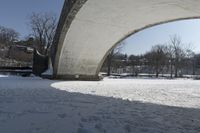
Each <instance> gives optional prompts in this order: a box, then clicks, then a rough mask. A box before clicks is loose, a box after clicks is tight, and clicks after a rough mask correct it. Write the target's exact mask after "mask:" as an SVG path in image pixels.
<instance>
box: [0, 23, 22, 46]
mask: <svg viewBox="0 0 200 133" xmlns="http://www.w3.org/2000/svg"><path fill="white" fill-rule="evenodd" d="M18 38H19V33H18V32H16V31H15V30H14V29H11V28H6V27H4V26H0V43H1V45H11V44H12V43H13V42H15V41H16V40H17V39H18Z"/></svg>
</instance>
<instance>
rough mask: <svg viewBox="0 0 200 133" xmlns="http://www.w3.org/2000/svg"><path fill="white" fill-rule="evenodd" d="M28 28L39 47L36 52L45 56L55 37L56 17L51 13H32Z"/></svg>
mask: <svg viewBox="0 0 200 133" xmlns="http://www.w3.org/2000/svg"><path fill="white" fill-rule="evenodd" d="M29 26H30V27H31V30H32V35H33V37H34V39H35V40H36V42H37V43H38V45H39V48H38V50H39V51H40V52H41V53H43V54H45V55H47V54H48V50H49V48H50V47H51V45H52V42H53V37H54V35H55V30H56V27H57V17H56V16H55V15H54V14H53V13H32V15H31V16H30V20H29Z"/></svg>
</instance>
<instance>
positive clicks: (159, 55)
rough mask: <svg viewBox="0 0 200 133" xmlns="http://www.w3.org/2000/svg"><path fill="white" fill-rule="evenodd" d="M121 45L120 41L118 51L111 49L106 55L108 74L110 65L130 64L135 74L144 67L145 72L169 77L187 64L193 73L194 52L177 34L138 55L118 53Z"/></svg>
mask: <svg viewBox="0 0 200 133" xmlns="http://www.w3.org/2000/svg"><path fill="white" fill-rule="evenodd" d="M123 45H124V44H123V43H122V44H120V45H119V46H118V47H117V51H118V52H114V51H115V50H113V51H111V53H110V55H109V56H108V58H107V60H106V61H107V67H108V69H107V70H108V75H110V69H111V67H116V68H117V67H118V68H119V67H121V68H123V67H126V66H132V68H133V73H134V75H135V76H137V75H138V73H139V71H140V69H141V68H142V67H143V68H145V69H146V70H145V72H147V73H155V75H156V77H158V76H159V74H161V73H167V74H170V77H171V78H172V77H173V76H174V77H178V76H180V74H179V73H180V71H181V70H182V68H183V67H186V66H189V67H187V69H192V70H193V74H195V66H194V65H195V64H194V58H195V53H194V52H193V51H192V48H191V45H190V44H184V43H183V42H182V40H181V38H180V37H179V36H177V35H174V36H171V37H170V39H169V41H168V43H165V44H157V45H155V46H153V47H152V48H151V49H150V51H148V52H146V53H145V54H143V55H140V56H136V55H130V56H127V55H123V54H119V49H121V47H123ZM111 57H112V58H111ZM119 57H120V58H119ZM104 67H105V64H104Z"/></svg>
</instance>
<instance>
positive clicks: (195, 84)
mask: <svg viewBox="0 0 200 133" xmlns="http://www.w3.org/2000/svg"><path fill="white" fill-rule="evenodd" d="M0 132H2V133H104V132H105V133H129V132H130V133H163V132H166V133H180V132H181V133H199V132H200V81H199V80H184V79H177V80H166V79H104V80H103V81H91V82H89V81H53V80H44V79H41V78H37V77H28V78H22V77H14V76H0Z"/></svg>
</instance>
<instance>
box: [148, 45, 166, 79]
mask: <svg viewBox="0 0 200 133" xmlns="http://www.w3.org/2000/svg"><path fill="white" fill-rule="evenodd" d="M146 58H147V60H148V62H149V65H150V66H151V67H152V68H153V70H154V71H155V73H156V77H158V76H159V74H160V72H161V71H163V68H164V67H165V65H166V59H167V54H166V46H165V45H161V44H158V45H155V46H153V47H152V49H151V51H150V52H148V53H147V54H146Z"/></svg>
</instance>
